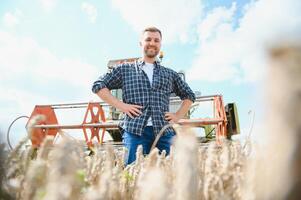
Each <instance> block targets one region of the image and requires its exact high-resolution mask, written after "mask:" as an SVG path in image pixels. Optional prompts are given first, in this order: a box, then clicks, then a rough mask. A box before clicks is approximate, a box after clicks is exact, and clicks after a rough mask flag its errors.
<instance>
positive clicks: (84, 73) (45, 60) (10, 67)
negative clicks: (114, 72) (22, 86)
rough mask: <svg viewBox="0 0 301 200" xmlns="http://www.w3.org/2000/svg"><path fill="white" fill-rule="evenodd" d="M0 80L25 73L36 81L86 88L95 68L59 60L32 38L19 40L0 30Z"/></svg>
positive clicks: (12, 78) (71, 60) (13, 77)
mask: <svg viewBox="0 0 301 200" xmlns="http://www.w3.org/2000/svg"><path fill="white" fill-rule="evenodd" d="M0 43H1V44H2V45H1V46H0V55H1V57H0V72H1V80H2V81H4V80H6V81H8V80H14V79H16V78H17V77H19V76H23V75H24V74H26V75H28V76H30V77H29V78H31V79H32V80H36V81H39V82H48V81H50V82H51V81H65V82H66V84H69V85H73V86H78V87H86V86H87V85H89V84H90V83H91V80H93V79H92V78H93V77H94V76H95V73H96V68H95V67H94V66H91V65H89V64H86V63H83V62H81V61H80V60H74V59H68V58H65V59H59V58H57V57H56V56H55V55H54V54H52V53H51V52H50V51H49V50H48V49H46V48H42V47H40V46H39V45H38V43H37V42H36V41H34V40H33V39H31V38H25V37H24V38H18V37H16V36H14V35H11V34H9V33H7V32H1V31H0Z"/></svg>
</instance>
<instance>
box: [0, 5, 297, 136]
mask: <svg viewBox="0 0 301 200" xmlns="http://www.w3.org/2000/svg"><path fill="white" fill-rule="evenodd" d="M300 5H301V3H300V1H298V0H287V1H283V0H282V1H281V0H273V1H271V0H258V1H228V0H227V1H226V0H213V1H212V0H210V1H209V0H207V1H199V0H189V1H186V0H174V1H171V0H156V1H147V0H128V1H124V0H111V1H109V0H102V1H96V0H90V1H81V0H76V1H62V0H27V1H24V0H14V1H11V0H1V2H0V94H1V98H0V112H1V116H0V130H1V131H2V132H6V130H7V128H8V125H9V123H10V122H11V121H12V120H13V119H14V118H15V117H17V116H19V115H24V114H25V115H30V113H31V112H32V110H33V108H34V105H36V104H51V103H67V102H86V101H90V100H95V101H97V100H98V98H97V97H96V96H95V95H94V94H92V92H91V84H92V82H93V81H94V80H95V79H96V78H97V77H98V76H99V75H101V74H102V73H105V72H106V64H107V62H108V60H110V59H120V58H128V57H137V56H140V55H141V51H140V48H139V45H138V42H139V36H140V31H141V30H142V29H143V28H144V27H146V26H148V25H155V26H157V27H159V28H160V29H161V30H162V32H163V47H162V50H163V51H164V55H165V57H164V61H163V64H164V65H165V66H166V67H170V68H173V69H174V70H176V71H179V70H184V71H185V72H186V79H187V81H188V83H189V85H190V86H191V87H192V89H193V90H194V91H201V93H202V94H203V95H211V94H222V95H223V96H224V101H225V103H229V102H236V103H237V106H238V109H239V115H240V122H241V128H242V130H243V132H244V133H245V132H246V130H247V129H248V127H249V118H250V117H249V115H248V111H249V110H253V111H255V113H259V115H260V113H261V112H262V108H263V107H264V106H262V97H261V96H262V95H261V94H262V93H263V91H262V88H264V86H263V83H264V76H265V73H266V70H267V68H266V56H265V55H266V49H267V46H268V45H270V44H273V43H277V42H279V38H282V36H283V35H286V36H287V35H289V36H294V35H298V34H299V33H300V27H301V20H300V18H301V17H300V14H299V13H300V12H299V11H300V10H301V9H300V8H301V6H300ZM80 120H81V119H80ZM23 123H24V122H23ZM17 126H21V123H19V124H18V125H17ZM16 137H18V136H16ZM20 137H21V136H20Z"/></svg>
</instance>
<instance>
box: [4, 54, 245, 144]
mask: <svg viewBox="0 0 301 200" xmlns="http://www.w3.org/2000/svg"><path fill="white" fill-rule="evenodd" d="M136 59H138V58H129V59H121V60H110V61H109V62H108V65H107V67H108V70H109V71H110V70H112V69H113V68H114V67H115V66H116V65H117V64H120V63H124V62H134V61H135V60H136ZM179 75H180V76H181V78H182V79H184V80H185V74H184V73H183V72H179ZM111 92H112V94H113V96H115V97H116V98H118V99H120V100H121V99H122V90H121V89H118V90H112V91H111ZM181 102H182V101H181V99H180V98H179V97H176V96H175V94H171V96H170V105H169V108H170V112H175V111H176V110H177V109H178V108H179V106H180V105H181ZM204 102H211V103H212V114H213V115H212V116H213V117H210V118H209V117H206V118H193V117H192V113H193V111H194V109H195V108H196V107H197V106H199V105H200V104H202V103H204ZM63 109H68V110H74V109H85V112H84V113H83V115H82V116H83V120H82V123H78V124H64V123H60V122H59V120H58V118H57V114H56V111H57V110H63ZM37 115H43V116H44V117H43V119H41V120H39V121H37V123H35V124H34V125H31V126H32V127H31V130H32V131H31V137H30V139H31V143H32V145H33V147H36V148H38V147H39V146H40V145H41V143H42V142H43V140H44V138H45V137H46V136H47V135H50V136H53V137H58V135H59V132H60V131H62V130H74V129H77V130H82V133H83V135H84V140H85V143H86V144H87V146H88V147H92V146H93V144H94V143H98V144H100V145H103V144H107V143H110V144H122V143H121V142H122V132H123V131H122V129H121V128H120V127H119V124H120V122H121V121H122V119H123V117H124V114H123V113H122V112H120V111H119V110H117V109H116V108H114V107H112V106H110V105H108V104H107V103H105V102H80V103H69V104H51V105H36V106H35V107H34V110H33V111H32V113H31V115H30V117H27V116H21V117H18V118H16V119H15V120H14V121H13V122H12V123H11V124H10V126H9V129H8V131H7V140H8V144H9V146H10V147H11V148H12V146H11V144H10V139H9V135H10V129H11V127H12V125H13V124H14V123H15V121H16V120H18V119H20V118H22V117H26V118H28V122H27V124H26V127H28V126H29V125H30V122H31V120H32V119H34V118H35V117H36V116H37ZM177 124H179V125H181V126H191V127H199V128H200V129H202V130H204V133H205V136H204V137H202V138H201V139H200V142H206V141H211V140H215V141H216V142H217V143H218V144H221V143H222V139H223V138H227V139H231V136H232V135H235V134H239V133H240V128H239V120H238V114H237V108H236V105H235V103H228V104H227V105H226V106H225V105H224V101H223V96H222V95H208V96H201V95H200V94H197V95H196V101H195V102H194V104H193V105H192V107H191V109H190V110H189V112H188V114H187V115H186V117H185V118H184V119H181V120H180V121H179V122H178V123H177ZM106 134H109V135H110V137H111V140H110V142H108V141H105V140H104V138H105V135H106Z"/></svg>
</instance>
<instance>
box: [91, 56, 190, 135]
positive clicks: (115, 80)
mask: <svg viewBox="0 0 301 200" xmlns="http://www.w3.org/2000/svg"><path fill="white" fill-rule="evenodd" d="M142 65H144V61H142V60H138V61H137V62H134V63H123V64H120V65H118V66H117V67H115V68H114V69H113V70H112V71H111V72H110V73H107V74H105V75H104V76H101V77H100V78H98V80H96V81H95V82H94V84H93V87H92V91H93V92H94V93H97V92H98V91H99V90H100V89H102V88H108V89H109V90H112V89H120V88H121V89H122V100H123V102H124V103H128V104H135V105H141V106H142V110H141V111H142V114H141V115H139V116H136V117H134V118H133V119H132V118H130V117H129V116H128V115H125V119H124V120H123V123H122V128H123V129H124V130H125V131H127V132H130V133H133V134H137V135H142V132H143V129H144V127H145V126H146V124H147V120H148V118H149V117H150V116H151V117H152V123H153V128H154V133H155V134H158V133H159V132H160V130H161V129H162V128H163V126H164V125H166V124H168V121H166V120H165V112H168V111H169V97H170V94H171V93H172V92H174V93H175V94H176V95H177V96H179V97H180V98H181V99H182V100H184V99H190V100H191V101H193V102H194V101H195V95H194V93H193V92H192V90H191V89H190V87H189V86H188V84H187V83H186V82H185V81H183V80H182V79H181V77H180V76H179V75H178V73H177V72H175V71H173V70H171V69H169V68H165V67H163V66H162V65H160V63H159V62H158V61H156V62H155V63H154V73H153V84H152V86H151V85H150V82H149V79H148V77H147V75H146V73H145V72H144V71H143V70H142V69H141V66H142ZM171 131H173V130H172V129H171V128H168V129H166V132H171Z"/></svg>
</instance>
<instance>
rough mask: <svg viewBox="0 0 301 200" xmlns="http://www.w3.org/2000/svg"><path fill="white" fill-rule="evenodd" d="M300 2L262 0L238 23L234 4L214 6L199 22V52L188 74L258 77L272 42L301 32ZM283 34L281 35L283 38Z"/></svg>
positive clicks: (248, 8)
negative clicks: (229, 6)
mask: <svg viewBox="0 0 301 200" xmlns="http://www.w3.org/2000/svg"><path fill="white" fill-rule="evenodd" d="M300 10H301V2H300V1H298V0H288V1H281V0H275V1H271V0H259V1H256V2H251V3H250V4H249V5H248V6H246V8H245V11H244V12H245V13H244V15H243V16H242V17H241V18H240V19H239V20H238V22H239V23H238V25H237V26H236V24H235V18H234V17H235V12H236V9H235V4H233V5H232V7H231V8H228V9H227V8H215V9H214V10H213V11H212V12H210V13H209V14H208V15H207V16H206V17H205V19H204V20H203V21H202V23H201V24H200V26H199V28H200V29H199V34H200V35H199V49H198V56H197V57H196V58H195V60H194V62H193V67H192V68H191V69H190V70H189V71H188V77H189V78H191V79H194V80H205V81H226V80H234V81H238V82H240V81H250V82H253V81H258V80H260V79H261V78H262V77H263V74H264V73H265V69H266V67H265V60H266V57H265V51H266V48H267V46H268V45H269V44H271V43H273V42H280V40H281V39H283V38H285V37H286V38H290V37H291V36H292V35H295V36H297V35H298V34H301V16H300ZM280 38H281V39H280Z"/></svg>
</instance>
